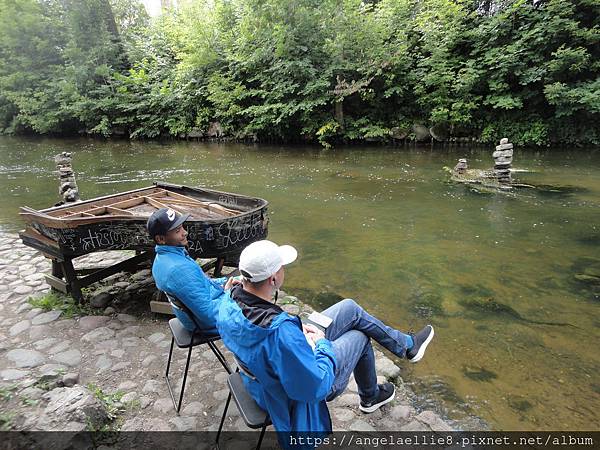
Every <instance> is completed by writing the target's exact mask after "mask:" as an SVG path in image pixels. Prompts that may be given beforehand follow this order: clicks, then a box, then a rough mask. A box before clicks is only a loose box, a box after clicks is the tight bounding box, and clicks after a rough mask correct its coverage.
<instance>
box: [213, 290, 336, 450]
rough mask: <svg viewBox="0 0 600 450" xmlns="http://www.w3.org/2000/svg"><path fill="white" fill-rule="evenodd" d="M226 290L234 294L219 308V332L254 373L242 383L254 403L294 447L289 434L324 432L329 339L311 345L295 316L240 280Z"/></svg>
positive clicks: (331, 360)
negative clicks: (237, 283) (267, 415)
mask: <svg viewBox="0 0 600 450" xmlns="http://www.w3.org/2000/svg"><path fill="white" fill-rule="evenodd" d="M231 296H232V297H233V298H235V299H236V300H232V299H231V298H227V299H226V300H224V301H223V302H222V303H221V305H220V308H219V314H218V317H217V327H218V329H219V333H220V334H221V338H222V339H223V342H224V344H225V345H226V346H227V348H228V349H229V350H230V351H232V352H233V353H234V354H235V355H236V357H237V358H238V359H239V360H240V361H241V362H242V363H243V364H244V365H245V366H246V367H247V368H248V369H249V370H250V372H252V374H254V376H255V377H256V380H252V379H250V378H249V377H246V376H243V378H244V384H245V386H246V389H247V390H248V392H249V393H250V394H251V395H252V397H253V398H254V399H255V400H256V402H257V403H258V405H259V406H260V407H261V408H263V409H265V410H266V411H268V413H269V415H270V416H271V420H272V422H273V426H274V427H275V430H276V431H277V432H278V437H279V442H280V444H281V445H282V447H284V448H292V447H293V448H298V447H297V446H293V445H291V444H290V436H294V435H296V436H297V435H310V436H319V435H320V436H323V435H324V434H326V433H330V432H331V418H330V416H329V410H328V409H327V404H326V401H325V399H326V397H327V395H328V394H329V392H330V391H331V387H332V385H333V382H334V378H335V364H336V361H335V355H334V353H333V347H332V345H331V342H330V341H328V340H327V339H320V340H319V341H318V342H317V343H316V346H315V349H314V350H313V349H312V348H311V346H310V345H309V344H308V342H307V341H306V338H305V336H304V334H303V332H302V323H301V322H300V319H299V318H298V317H297V316H292V315H290V314H288V313H286V312H284V311H283V310H282V309H281V308H279V307H278V306H277V305H273V304H271V303H270V302H266V301H265V300H262V299H260V298H258V297H256V296H254V295H252V294H250V293H248V292H246V291H244V290H243V289H242V287H241V286H236V287H234V288H233V290H232V293H231ZM240 297H242V299H243V300H245V301H248V298H250V300H249V301H250V302H251V306H250V307H248V305H247V304H245V303H243V302H242V301H240ZM242 308H243V309H244V311H243V310H242ZM249 310H253V311H254V312H250V313H249V312H248V311H249ZM244 312H245V313H246V315H247V316H248V317H250V319H251V320H249V318H248V317H246V315H244ZM253 322H256V323H259V325H256V324H255V323H253ZM313 447H314V446H313Z"/></svg>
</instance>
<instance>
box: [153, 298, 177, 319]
mask: <svg viewBox="0 0 600 450" xmlns="http://www.w3.org/2000/svg"><path fill="white" fill-rule="evenodd" d="M150 311H152V312H154V313H158V314H169V315H171V316H173V315H174V314H173V308H171V304H170V303H169V302H157V301H156V300H151V301H150Z"/></svg>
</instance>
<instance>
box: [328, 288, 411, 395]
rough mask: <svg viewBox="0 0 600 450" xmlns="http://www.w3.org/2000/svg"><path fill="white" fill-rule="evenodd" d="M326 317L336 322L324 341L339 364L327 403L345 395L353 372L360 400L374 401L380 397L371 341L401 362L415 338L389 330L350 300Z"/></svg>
mask: <svg viewBox="0 0 600 450" xmlns="http://www.w3.org/2000/svg"><path fill="white" fill-rule="evenodd" d="M323 314H324V315H326V316H328V317H331V318H332V319H333V322H332V323H331V325H329V327H328V328H327V330H326V331H325V337H326V338H327V339H328V340H330V341H331V343H332V344H333V351H334V353H335V357H336V360H337V365H336V368H335V380H334V382H333V386H332V388H331V392H330V393H329V395H328V396H327V401H330V400H333V399H334V398H335V397H337V396H338V395H340V394H341V393H342V392H344V389H346V386H347V385H348V381H349V380H350V374H352V372H354V379H355V380H356V384H357V386H358V394H359V395H360V398H361V399H362V400H363V401H365V402H368V401H371V400H373V399H374V398H376V397H377V395H378V387H377V374H376V373H375V355H374V354H373V347H372V346H371V343H370V341H369V338H373V339H374V340H375V341H376V342H378V343H379V344H380V345H382V346H383V347H385V348H387V349H388V350H389V351H391V352H392V353H394V354H395V355H397V356H399V357H401V358H405V357H406V351H407V350H408V348H410V347H409V346H412V338H411V337H410V336H409V335H407V334H404V333H402V332H400V331H398V330H395V329H393V328H391V327H388V326H387V325H385V324H384V323H383V322H382V321H381V320H379V319H377V318H375V317H373V316H371V315H370V314H369V313H367V312H366V311H365V310H364V309H362V308H361V307H360V305H358V304H357V303H356V302H355V301H354V300H351V299H346V300H342V301H341V302H338V303H336V304H335V305H333V306H331V307H329V308H327V309H326V310H325V311H323Z"/></svg>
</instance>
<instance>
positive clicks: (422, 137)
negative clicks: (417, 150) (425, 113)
mask: <svg viewBox="0 0 600 450" xmlns="http://www.w3.org/2000/svg"><path fill="white" fill-rule="evenodd" d="M413 133H414V134H415V139H416V140H417V141H418V142H424V141H428V140H430V139H431V134H429V129H428V128H427V127H426V126H425V125H421V124H419V123H415V124H414V125H413Z"/></svg>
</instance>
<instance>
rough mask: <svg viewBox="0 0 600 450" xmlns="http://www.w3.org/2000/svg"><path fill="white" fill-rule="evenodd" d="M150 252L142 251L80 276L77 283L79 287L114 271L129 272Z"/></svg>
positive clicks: (149, 254) (147, 256) (146, 257)
mask: <svg viewBox="0 0 600 450" xmlns="http://www.w3.org/2000/svg"><path fill="white" fill-rule="evenodd" d="M152 253H153V252H143V253H140V254H139V255H135V256H133V257H132V258H129V259H126V260H125V261H121V262H119V263H117V264H113V265H112V266H109V267H104V268H103V269H99V270H97V271H95V272H94V273H91V274H90V275H87V276H86V277H84V278H80V279H79V285H80V286H81V287H85V286H89V285H90V284H92V283H96V282H97V281H100V280H103V279H104V278H106V277H109V276H111V275H114V274H115V273H119V272H121V271H127V272H129V271H131V270H133V269H135V268H137V266H138V265H139V264H140V263H141V262H143V261H145V260H147V259H149V258H150V257H151V255H152Z"/></svg>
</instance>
